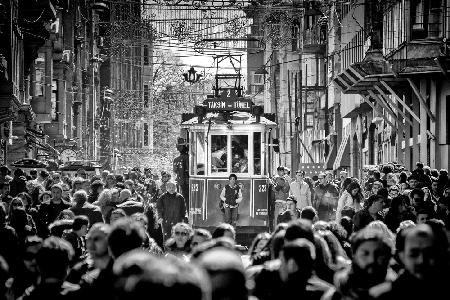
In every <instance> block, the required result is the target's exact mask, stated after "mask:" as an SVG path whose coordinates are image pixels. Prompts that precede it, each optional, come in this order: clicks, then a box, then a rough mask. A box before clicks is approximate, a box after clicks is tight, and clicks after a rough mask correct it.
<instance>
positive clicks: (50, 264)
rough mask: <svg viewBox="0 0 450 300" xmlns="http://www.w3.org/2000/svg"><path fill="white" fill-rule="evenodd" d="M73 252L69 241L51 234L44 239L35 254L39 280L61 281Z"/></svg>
mask: <svg viewBox="0 0 450 300" xmlns="http://www.w3.org/2000/svg"><path fill="white" fill-rule="evenodd" d="M73 254H74V252H73V248H72V246H71V245H70V243H69V242H67V241H65V240H63V239H61V238H57V237H53V236H52V237H49V238H47V239H45V240H44V242H43V243H42V247H41V248H40V249H39V251H38V252H37V256H36V262H37V266H38V269H39V273H40V275H41V280H46V279H54V280H55V279H56V280H58V281H63V280H64V279H65V278H66V276H67V272H68V270H69V266H70V262H71V260H72V257H73Z"/></svg>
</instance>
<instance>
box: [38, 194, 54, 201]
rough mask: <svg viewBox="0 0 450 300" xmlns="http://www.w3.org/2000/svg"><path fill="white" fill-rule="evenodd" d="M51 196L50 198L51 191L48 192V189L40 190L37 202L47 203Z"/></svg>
mask: <svg viewBox="0 0 450 300" xmlns="http://www.w3.org/2000/svg"><path fill="white" fill-rule="evenodd" d="M51 198H52V193H51V192H49V191H45V192H42V193H41V194H40V195H39V203H43V202H47V203H48V202H49V201H50V199H51Z"/></svg>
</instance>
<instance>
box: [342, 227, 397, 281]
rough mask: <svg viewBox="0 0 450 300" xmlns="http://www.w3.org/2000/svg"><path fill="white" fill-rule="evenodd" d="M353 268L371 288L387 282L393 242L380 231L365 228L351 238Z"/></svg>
mask: <svg viewBox="0 0 450 300" xmlns="http://www.w3.org/2000/svg"><path fill="white" fill-rule="evenodd" d="M350 242H351V245H352V253H353V264H352V268H353V270H354V271H355V272H356V273H357V275H358V276H359V278H360V279H361V280H364V281H365V282H366V283H367V284H368V286H369V287H371V286H374V285H376V284H379V283H382V282H383V281H384V280H385V277H386V272H387V269H388V266H389V261H390V259H391V256H392V242H391V241H390V240H389V239H387V238H386V236H385V235H384V234H383V232H381V231H380V230H376V229H371V228H364V229H362V230H360V231H358V232H357V233H355V234H354V235H353V236H352V237H351V240H350Z"/></svg>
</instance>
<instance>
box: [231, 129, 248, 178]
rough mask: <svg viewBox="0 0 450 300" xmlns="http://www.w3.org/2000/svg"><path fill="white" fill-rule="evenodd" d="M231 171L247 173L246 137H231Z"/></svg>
mask: <svg viewBox="0 0 450 300" xmlns="http://www.w3.org/2000/svg"><path fill="white" fill-rule="evenodd" d="M231 157H232V158H233V160H232V165H231V170H232V172H233V173H248V136H247V135H232V136H231Z"/></svg>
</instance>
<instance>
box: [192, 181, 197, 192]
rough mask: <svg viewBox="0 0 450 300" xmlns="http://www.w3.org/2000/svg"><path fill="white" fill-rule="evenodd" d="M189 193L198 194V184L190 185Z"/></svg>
mask: <svg viewBox="0 0 450 300" xmlns="http://www.w3.org/2000/svg"><path fill="white" fill-rule="evenodd" d="M191 192H198V183H193V184H191Z"/></svg>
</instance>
